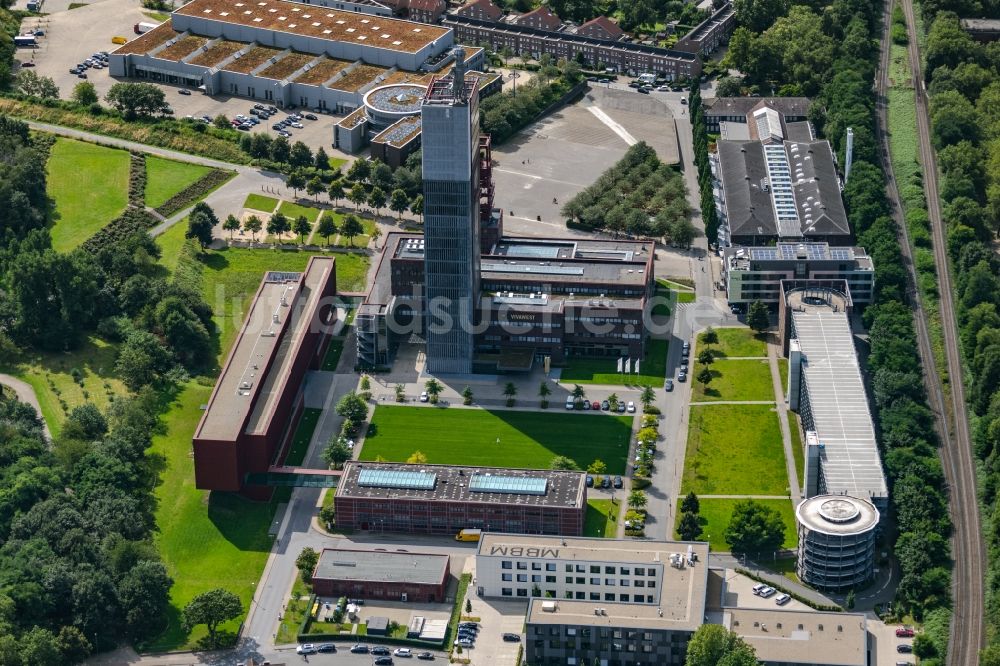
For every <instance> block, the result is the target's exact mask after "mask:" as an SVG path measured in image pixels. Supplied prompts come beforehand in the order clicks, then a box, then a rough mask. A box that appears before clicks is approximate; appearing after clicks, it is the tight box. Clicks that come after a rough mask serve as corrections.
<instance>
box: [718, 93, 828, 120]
mask: <svg viewBox="0 0 1000 666" xmlns="http://www.w3.org/2000/svg"><path fill="white" fill-rule="evenodd" d="M762 102H763V103H764V104H766V105H767V106H769V107H771V108H772V109H774V110H775V111H777V112H778V113H780V114H781V115H782V116H792V117H805V116H807V115H809V105H810V104H812V101H811V100H810V99H809V98H808V97H713V98H712V99H706V100H705V102H704V108H705V115H706V116H745V115H746V114H748V113H750V111H752V110H753V109H754V108H755V107H756V106H757V105H758V104H761V103H762Z"/></svg>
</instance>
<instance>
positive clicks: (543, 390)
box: [538, 380, 552, 408]
mask: <svg viewBox="0 0 1000 666" xmlns="http://www.w3.org/2000/svg"><path fill="white" fill-rule="evenodd" d="M550 395H552V389H551V388H549V383H548V382H547V381H544V380H543V381H542V383H540V384H539V385H538V397H539V398H541V399H542V407H543V408H545V407H548V405H549V396H550Z"/></svg>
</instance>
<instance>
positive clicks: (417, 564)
mask: <svg viewBox="0 0 1000 666" xmlns="http://www.w3.org/2000/svg"><path fill="white" fill-rule="evenodd" d="M448 562H449V558H448V556H447V555H432V554H429V553H414V552H409V551H395V552H393V551H380V550H352V549H344V548H324V549H323V552H321V553H320V555H319V562H317V564H316V569H315V570H314V571H313V574H312V586H313V592H315V593H316V594H317V595H319V596H323V597H349V598H352V599H383V600H386V601H409V602H416V603H441V602H443V601H444V600H445V597H446V593H447V590H448Z"/></svg>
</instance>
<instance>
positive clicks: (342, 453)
mask: <svg viewBox="0 0 1000 666" xmlns="http://www.w3.org/2000/svg"><path fill="white" fill-rule="evenodd" d="M350 459H351V449H350V447H348V446H347V442H345V441H344V439H343V438H342V437H334V438H333V439H331V440H330V441H329V443H327V445H326V448H324V449H323V460H324V462H326V464H327V466H328V467H332V468H334V469H340V468H341V467H343V466H344V463H345V462H347V461H348V460H350Z"/></svg>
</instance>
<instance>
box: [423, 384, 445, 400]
mask: <svg viewBox="0 0 1000 666" xmlns="http://www.w3.org/2000/svg"><path fill="white" fill-rule="evenodd" d="M424 390H425V391H427V395H428V396H430V400H431V404H434V405H436V404H437V401H438V396H439V395H441V391H443V390H444V387H443V386H441V382H439V381H438V380H436V379H433V378H432V379H428V380H427V381H426V382H424Z"/></svg>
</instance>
